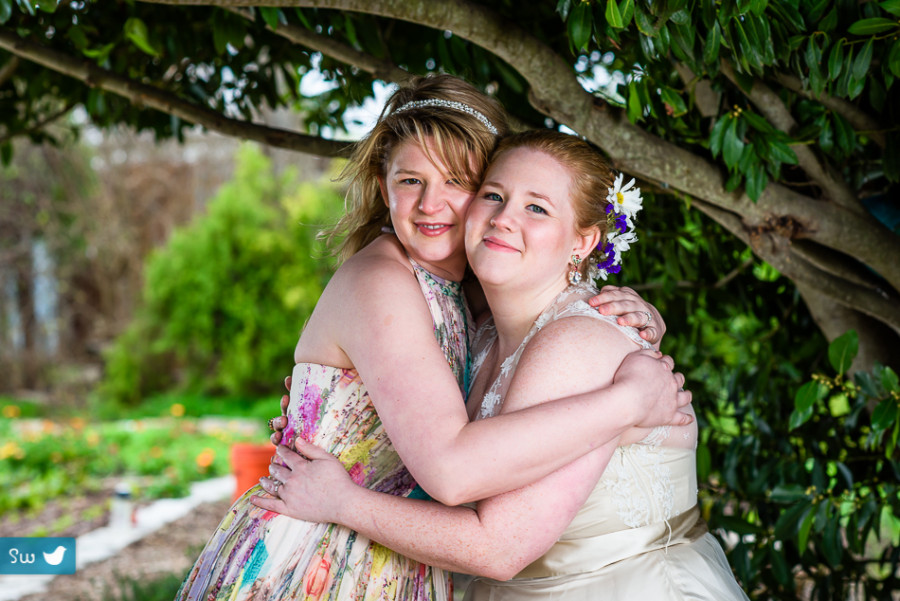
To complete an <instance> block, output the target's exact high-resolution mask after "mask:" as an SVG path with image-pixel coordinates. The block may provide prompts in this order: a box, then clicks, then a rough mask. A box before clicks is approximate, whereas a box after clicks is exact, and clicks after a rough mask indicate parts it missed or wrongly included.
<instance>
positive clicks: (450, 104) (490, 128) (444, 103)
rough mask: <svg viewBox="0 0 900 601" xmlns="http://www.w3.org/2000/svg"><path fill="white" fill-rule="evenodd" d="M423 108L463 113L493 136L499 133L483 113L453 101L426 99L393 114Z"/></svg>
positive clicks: (406, 105)
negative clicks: (478, 122) (437, 107)
mask: <svg viewBox="0 0 900 601" xmlns="http://www.w3.org/2000/svg"><path fill="white" fill-rule="evenodd" d="M424 106H440V107H444V108H448V109H456V110H457V111H462V112H464V113H468V114H470V115H472V116H473V117H475V118H476V119H478V120H479V121H481V122H482V123H483V124H484V126H485V127H486V128H487V130H488V131H489V132H491V133H492V134H494V135H495V136H496V135H497V134H498V133H499V132H498V131H497V128H496V127H494V124H493V123H491V120H490V119H488V118H487V117H485V116H484V114H483V113H480V112H478V111H476V110H475V109H473V108H472V107H471V106H469V105H468V104H463V103H462V102H456V101H455V100H444V99H442V98H428V99H426V100H413V101H412V102H407V103H406V104H404V105H403V106H401V107H400V108H398V109H397V110H396V111H394V114H395V115H396V114H397V113H402V112H403V111H408V110H412V109H417V108H422V107H424Z"/></svg>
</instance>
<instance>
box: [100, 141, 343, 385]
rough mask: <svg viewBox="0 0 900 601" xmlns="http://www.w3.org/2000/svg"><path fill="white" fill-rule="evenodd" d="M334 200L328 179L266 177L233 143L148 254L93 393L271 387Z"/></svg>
mask: <svg viewBox="0 0 900 601" xmlns="http://www.w3.org/2000/svg"><path fill="white" fill-rule="evenodd" d="M339 206H340V203H339V196H338V194H337V192H336V191H335V189H334V188H333V186H330V185H328V184H325V183H322V184H312V183H297V182H296V181H294V177H293V176H292V175H291V174H287V175H285V176H282V177H280V178H275V177H273V176H272V174H271V169H270V166H269V162H268V160H267V159H266V158H265V157H264V156H263V155H262V154H260V153H259V151H258V150H255V149H254V148H253V147H250V146H247V147H245V148H244V149H243V150H242V151H241V152H240V153H239V156H238V159H237V166H236V172H235V176H234V179H233V180H232V181H231V182H230V183H228V184H226V185H224V186H223V187H222V188H221V189H220V190H219V192H218V193H217V195H216V197H215V198H214V199H213V200H212V201H211V202H210V204H209V206H208V208H207V212H206V214H205V215H203V216H201V217H198V218H196V219H195V220H194V221H193V222H192V223H191V224H190V225H189V226H187V227H185V228H184V229H182V230H180V231H177V232H176V233H175V234H174V235H173V236H172V237H171V238H170V240H169V241H168V242H167V244H166V245H165V246H164V247H163V248H161V249H159V250H158V251H156V252H155V253H153V254H152V255H151V257H150V259H149V260H148V263H147V266H146V285H145V288H144V301H145V306H144V307H143V308H141V309H139V311H138V315H137V317H136V319H135V321H134V323H133V324H132V325H131V326H130V327H129V328H128V329H127V330H126V331H125V332H124V333H123V334H122V335H121V336H120V337H119V338H118V339H117V340H116V343H115V346H114V347H113V348H112V350H111V351H110V352H109V353H108V354H107V372H106V376H105V379H104V382H103V384H102V387H101V393H102V394H104V395H106V396H110V397H113V398H115V399H119V400H121V401H128V402H132V403H133V402H136V401H138V400H140V399H142V398H143V397H144V396H145V395H147V394H148V393H153V392H158V391H161V390H165V389H168V388H169V387H171V386H178V387H179V388H181V389H184V390H187V391H193V392H200V393H207V392H212V393H225V394H248V393H249V394H256V393H260V392H271V391H273V390H278V389H279V388H280V385H279V382H281V380H282V379H283V378H284V376H285V375H286V374H287V373H289V371H290V366H291V365H292V364H293V363H292V362H291V351H292V348H293V346H294V344H296V342H297V337H298V336H299V333H300V329H301V327H302V325H303V323H304V321H305V319H306V317H307V316H308V315H309V313H310V312H311V311H312V308H313V306H314V305H315V302H316V300H318V297H319V294H320V293H321V290H322V288H323V287H324V285H325V283H326V282H327V278H328V277H329V275H330V264H329V262H328V261H327V260H326V259H325V258H324V254H325V252H324V250H323V249H322V248H321V246H320V245H319V244H318V243H317V242H316V233H317V231H318V229H319V228H320V227H321V225H322V224H324V223H328V222H330V221H332V220H333V217H332V215H333V214H334V211H335V210H336V209H337V207H339Z"/></svg>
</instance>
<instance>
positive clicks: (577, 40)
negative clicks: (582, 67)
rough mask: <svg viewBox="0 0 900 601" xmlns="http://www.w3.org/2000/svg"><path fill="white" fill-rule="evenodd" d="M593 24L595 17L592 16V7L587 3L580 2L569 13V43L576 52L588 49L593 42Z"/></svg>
mask: <svg viewBox="0 0 900 601" xmlns="http://www.w3.org/2000/svg"><path fill="white" fill-rule="evenodd" d="M593 24H594V17H593V15H592V14H591V7H590V5H589V4H587V3H586V2H579V3H578V4H577V5H576V6H575V8H574V9H573V10H572V12H571V13H569V23H568V26H569V41H570V42H571V43H572V48H574V49H575V50H576V51H580V50H585V49H587V44H588V42H589V41H590V40H591V29H592V28H593Z"/></svg>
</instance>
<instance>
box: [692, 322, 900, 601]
mask: <svg viewBox="0 0 900 601" xmlns="http://www.w3.org/2000/svg"><path fill="white" fill-rule="evenodd" d="M856 344H857V339H856V335H855V332H849V333H848V334H846V335H845V336H842V337H841V338H839V339H837V340H835V341H834V342H832V343H831V345H830V347H829V350H828V356H829V359H830V364H831V366H832V368H833V369H834V371H835V372H836V375H835V376H826V375H823V374H819V373H817V374H815V375H814V376H813V377H812V380H810V381H809V382H807V383H805V384H804V385H803V386H801V387H800V388H799V390H798V391H797V394H796V395H795V397H794V399H793V402H791V400H790V399H789V398H785V396H784V394H783V393H782V392H781V391H782V390H783V388H776V389H763V390H757V391H754V390H752V389H750V388H749V387H746V386H743V385H740V384H738V383H737V382H735V383H734V384H738V385H734V384H733V385H731V386H729V387H728V388H727V389H726V390H727V392H728V395H729V398H728V403H727V407H728V408H729V409H730V411H729V412H727V413H724V414H723V413H720V412H719V411H717V410H710V409H706V410H704V413H705V415H706V419H708V420H709V422H710V424H709V427H707V428H705V429H704V431H703V437H702V440H701V444H700V448H699V452H698V455H699V467H700V473H699V477H700V478H701V480H702V481H706V482H707V483H708V484H707V486H706V487H705V490H703V491H702V492H701V500H702V503H703V508H704V513H705V515H706V516H707V519H708V520H709V523H710V527H711V528H714V529H715V528H719V529H722V531H724V532H728V533H730V534H729V535H728V536H726V541H727V542H730V544H731V546H733V548H732V549H731V550H730V553H729V560H730V562H731V564H732V566H733V567H734V568H735V570H736V573H737V575H738V577H739V578H740V579H741V581H742V583H743V584H744V586H745V588H746V589H747V590H748V591H754V594H753V596H754V597H755V598H759V599H796V598H798V596H802V597H803V598H812V599H847V598H858V599H884V598H889V596H890V593H891V591H894V590H896V589H897V586H898V585H900V582H898V567H900V565H898V563H900V547H898V540H900V494H898V493H900V488H898V476H900V454H898V452H897V444H896V443H897V433H898V431H900V419H898V415H900V414H898V403H900V384H898V381H897V375H896V373H895V372H894V371H893V370H891V369H890V368H888V367H884V366H880V365H877V366H876V367H875V368H874V369H873V370H872V371H871V372H857V373H856V374H855V377H853V378H850V377H849V376H848V375H847V372H846V370H847V368H848V367H849V364H850V361H851V360H852V358H853V356H854V355H855V349H854V348H853V347H854V346H855V345H856ZM759 393H761V394H759ZM873 407H874V408H875V411H874V412H871V411H870V410H871V409H872V408H873ZM716 409H722V407H717V408H716ZM787 415H789V418H788V419H785V417H786V416H787ZM710 466H716V467H714V468H713V467H710ZM801 591H802V592H803V594H802V595H801ZM807 595H811V597H807Z"/></svg>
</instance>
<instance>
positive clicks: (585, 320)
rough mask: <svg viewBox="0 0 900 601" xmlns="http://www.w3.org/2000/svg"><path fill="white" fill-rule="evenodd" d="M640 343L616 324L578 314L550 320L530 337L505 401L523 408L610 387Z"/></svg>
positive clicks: (509, 405) (509, 406)
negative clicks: (623, 362)
mask: <svg viewBox="0 0 900 601" xmlns="http://www.w3.org/2000/svg"><path fill="white" fill-rule="evenodd" d="M638 348H639V347H638V346H637V345H636V344H635V343H634V342H633V341H632V340H630V339H629V338H628V337H627V336H625V334H623V333H622V332H621V330H619V328H618V327H616V326H615V325H613V324H611V323H609V322H606V321H603V320H601V319H596V318H593V317H589V316H583V315H573V316H569V317H564V318H562V319H557V320H555V321H552V322H550V323H548V324H547V325H546V326H544V327H543V328H541V330H540V331H539V332H538V333H537V334H535V336H534V337H533V338H532V339H531V340H530V341H529V342H528V345H527V346H526V347H525V350H524V351H523V352H522V357H521V358H520V359H519V363H518V366H517V368H516V374H515V377H514V379H513V382H512V383H511V385H510V389H509V392H508V395H507V400H506V401H505V403H504V405H505V407H506V408H507V409H513V410H514V409H523V408H525V407H527V406H531V405H534V404H538V403H543V402H546V401H548V400H551V399H559V398H564V397H567V396H571V395H576V394H580V393H583V392H588V391H591V390H596V389H598V388H605V387H606V386H609V385H611V384H612V382H613V376H615V373H616V370H617V369H618V368H619V365H620V364H621V363H622V360H623V359H624V358H625V356H626V355H627V354H628V353H631V352H633V351H636V350H638Z"/></svg>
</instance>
